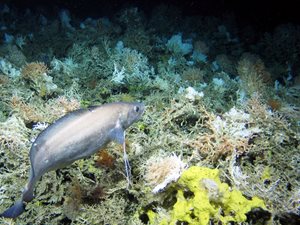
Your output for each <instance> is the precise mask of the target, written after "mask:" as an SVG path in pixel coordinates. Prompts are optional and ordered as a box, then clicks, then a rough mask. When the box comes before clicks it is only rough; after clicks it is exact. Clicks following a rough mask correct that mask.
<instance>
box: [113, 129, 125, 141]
mask: <svg viewBox="0 0 300 225" xmlns="http://www.w3.org/2000/svg"><path fill="white" fill-rule="evenodd" d="M110 135H111V137H110V139H111V140H112V141H115V142H117V143H119V144H123V143H124V142H125V132H124V130H123V129H122V128H121V127H115V128H114V129H113V130H112V132H111V134H110Z"/></svg>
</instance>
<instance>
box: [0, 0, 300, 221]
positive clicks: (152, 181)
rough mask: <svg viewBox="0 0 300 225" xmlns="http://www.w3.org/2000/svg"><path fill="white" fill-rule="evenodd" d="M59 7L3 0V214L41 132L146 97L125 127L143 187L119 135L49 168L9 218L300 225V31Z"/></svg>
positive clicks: (164, 12) (134, 10)
mask: <svg viewBox="0 0 300 225" xmlns="http://www.w3.org/2000/svg"><path fill="white" fill-rule="evenodd" d="M55 10H56V11H54V12H53V11H52V13H48V12H47V10H46V9H45V8H33V9H31V8H30V7H29V8H24V9H21V8H20V7H18V8H16V7H14V6H13V5H12V4H9V1H8V4H0V34H1V42H0V43H1V44H0V147H1V149H0V182H1V183H0V184H1V186H0V212H3V211H4V210H5V209H7V208H9V207H10V206H11V205H12V204H13V203H14V202H15V201H17V200H18V199H20V197H21V190H22V189H23V187H24V186H25V184H26V182H27V179H28V176H29V167H30V162H29V150H30V147H31V144H32V142H33V141H34V140H35V138H36V137H37V135H38V134H39V133H40V132H41V131H42V130H43V129H45V128H46V127H47V126H48V125H49V124H51V123H53V122H54V121H55V120H57V119H58V118H60V117H62V116H64V115H65V114H67V113H69V112H71V111H73V110H76V109H78V108H88V107H89V106H94V105H101V104H105V103H109V102H118V101H125V102H134V101H139V102H143V103H144V104H145V106H146V108H145V112H144V115H143V116H142V118H141V119H140V120H139V121H138V122H137V123H135V124H133V125H132V126H131V127H130V128H128V129H127V131H126V149H127V154H128V158H129V162H130V165H131V174H132V176H131V181H130V182H131V185H130V187H129V188H128V186H127V178H126V176H125V175H126V174H125V168H124V162H123V152H122V146H119V145H118V144H115V143H111V144H109V145H108V146H107V147H106V148H105V149H102V150H101V151H100V150H99V153H97V154H95V155H92V156H91V157H90V158H87V159H82V160H79V161H76V162H75V163H73V164H72V165H71V166H68V167H66V168H63V169H59V170H56V171H51V172H49V173H46V174H45V175H44V176H43V177H42V179H41V180H40V181H39V182H38V183H37V185H36V188H35V198H34V199H33V201H32V202H29V203H27V204H26V210H25V212H24V213H23V214H21V215H20V216H19V217H18V218H16V219H9V218H0V224H74V225H75V224H110V225H117V224H120V225H121V224H129V225H131V224H132V225H143V224H176V225H179V224H182V225H192V224H195V225H197V224H221V223H223V224H228V223H230V224H235V223H236V224H300V223H299V221H300V219H299V216H300V147H299V141H300V135H299V125H300V105H299V103H300V58H299V57H300V55H299V52H300V26H299V25H297V24H296V23H282V24H280V23H278V25H276V26H274V27H272V28H270V29H269V30H267V31H263V32H262V31H261V30H259V31H256V30H255V26H254V27H253V26H252V27H251V26H244V27H241V26H238V25H237V22H238V21H236V19H235V17H234V16H233V15H231V14H229V15H227V16H223V17H222V16H220V17H217V16H210V15H205V16H202V15H192V16H189V15H186V14H184V13H182V11H181V9H180V7H175V6H172V5H170V4H159V5H157V6H156V7H154V8H153V9H152V11H151V12H149V11H147V13H145V12H144V11H143V9H141V8H139V7H136V6H134V5H132V6H129V5H128V6H124V7H122V8H120V9H119V10H118V11H116V12H114V13H113V14H110V15H106V16H98V17H96V16H94V17H88V16H86V17H85V18H80V17H76V15H75V14H72V11H70V10H68V9H67V8H55ZM82 151H84V149H82ZM192 168H193V169H195V171H198V170H197V169H208V168H210V169H215V170H207V171H208V172H205V173H204V174H201V175H200V172H197V173H196V174H195V173H193V174H192V175H193V176H194V177H193V178H186V176H188V175H189V172H190V171H192V170H191V169H192ZM205 171H206V170H205ZM212 171H214V172H216V174H217V175H216V177H214V178H213V177H211V172H212ZM183 174H185V175H183ZM189 179H190V180H189ZM193 179H196V181H195V180H193ZM197 179H198V180H197ZM192 180H193V181H192ZM194 181H195V182H194ZM235 194H236V195H235ZM233 196H235V197H233ZM254 199H257V201H258V202H259V203H253V202H254ZM204 206H205V207H204ZM243 210H244V211H243Z"/></svg>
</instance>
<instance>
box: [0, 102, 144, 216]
mask: <svg viewBox="0 0 300 225" xmlns="http://www.w3.org/2000/svg"><path fill="white" fill-rule="evenodd" d="M144 109H145V106H144V104H143V103H140V102H134V103H128V102H114V103H107V104H104V105H101V106H93V107H89V108H87V109H79V110H76V111H73V112H70V113H68V114H66V115H65V116H63V117H61V118H60V119H58V120H56V121H55V122H54V123H52V124H51V125H50V126H48V127H47V128H46V129H45V130H43V131H42V132H41V133H40V134H39V135H38V136H37V138H36V139H35V141H34V142H33V144H32V146H31V149H30V152H29V158H30V164H31V166H30V176H29V180H28V183H27V184H26V186H25V188H24V190H23V192H22V197H21V199H20V200H18V201H17V202H16V203H15V204H14V205H12V206H11V207H10V208H8V209H6V210H5V211H4V212H3V213H1V214H0V216H2V217H5V218H16V217H18V216H19V215H21V214H22V213H23V212H24V211H25V206H26V204H27V203H28V202H30V201H32V200H33V198H34V187H35V185H36V183H37V182H38V181H39V179H40V178H41V177H42V176H43V175H44V174H45V173H47V172H49V171H53V170H56V169H59V168H63V167H66V166H68V165H70V164H72V163H73V162H75V161H76V160H79V159H83V158H87V157H89V156H91V155H93V154H94V153H96V152H97V151H98V150H99V149H101V148H103V147H105V146H106V145H107V144H108V143H109V142H111V141H114V142H117V143H119V144H122V145H123V146H124V148H125V130H126V129H127V128H128V127H129V126H131V125H132V124H133V123H135V122H136V121H138V120H139V119H140V118H141V116H142V114H143V112H144ZM124 151H125V150H124ZM127 164H128V162H125V165H126V170H127V169H128V168H129V167H128V165H127ZM126 173H128V171H126Z"/></svg>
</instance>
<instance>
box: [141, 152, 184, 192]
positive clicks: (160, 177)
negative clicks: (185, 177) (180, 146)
mask: <svg viewBox="0 0 300 225" xmlns="http://www.w3.org/2000/svg"><path fill="white" fill-rule="evenodd" d="M185 168H186V164H185V163H184V162H183V161H182V160H181V158H180V157H179V156H177V155H175V154H173V155H171V156H167V157H164V158H163V157H157V156H154V157H152V158H150V159H149V160H148V161H147V163H146V174H145V179H146V181H147V182H148V183H149V184H150V185H151V186H154V188H153V190H152V192H153V193H155V194H156V193H158V192H160V191H162V190H163V189H164V188H165V187H166V186H167V185H168V184H170V183H172V182H176V181H177V180H178V179H179V177H180V175H181V174H182V172H183V171H184V170H185Z"/></svg>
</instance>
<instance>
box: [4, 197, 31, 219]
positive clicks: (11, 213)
mask: <svg viewBox="0 0 300 225" xmlns="http://www.w3.org/2000/svg"><path fill="white" fill-rule="evenodd" d="M24 211H25V204H24V203H23V201H22V200H19V201H17V202H16V203H15V204H14V205H13V206H11V207H10V208H8V209H7V210H5V211H4V212H3V213H1V214H0V216H2V217H6V218H16V217H18V216H19V215H21V214H22V213H23V212H24Z"/></svg>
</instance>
